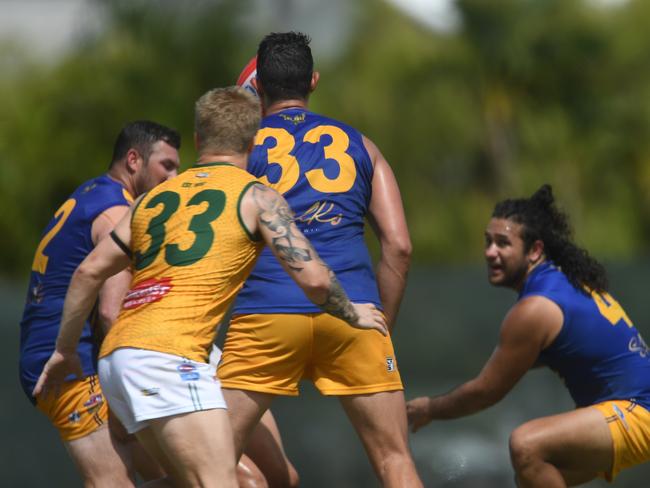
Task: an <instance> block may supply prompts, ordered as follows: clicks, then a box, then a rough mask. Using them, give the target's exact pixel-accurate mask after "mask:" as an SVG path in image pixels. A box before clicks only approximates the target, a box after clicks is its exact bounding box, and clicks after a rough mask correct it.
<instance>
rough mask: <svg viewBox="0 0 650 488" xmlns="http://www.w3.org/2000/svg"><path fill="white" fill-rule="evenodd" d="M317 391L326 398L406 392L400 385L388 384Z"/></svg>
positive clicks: (400, 383) (319, 389)
mask: <svg viewBox="0 0 650 488" xmlns="http://www.w3.org/2000/svg"><path fill="white" fill-rule="evenodd" d="M316 389H317V390H318V391H320V392H321V394H322V395H325V396H348V395H366V394H368V393H383V392H387V391H404V385H403V384H402V382H401V381H400V382H399V383H386V384H383V385H372V386H363V387H356V386H355V387H351V388H322V389H321V388H318V386H316Z"/></svg>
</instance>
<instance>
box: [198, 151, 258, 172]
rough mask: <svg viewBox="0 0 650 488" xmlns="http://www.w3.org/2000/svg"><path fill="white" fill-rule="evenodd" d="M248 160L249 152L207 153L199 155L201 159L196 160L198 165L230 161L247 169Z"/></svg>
mask: <svg viewBox="0 0 650 488" xmlns="http://www.w3.org/2000/svg"><path fill="white" fill-rule="evenodd" d="M247 161H248V155H247V154H214V153H205V154H200V155H199V159H198V160H197V161H196V165H197V166H200V165H202V164H209V163H230V164H232V165H233V166H237V167H238V168H241V169H246V163H247Z"/></svg>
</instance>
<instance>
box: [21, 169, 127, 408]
mask: <svg viewBox="0 0 650 488" xmlns="http://www.w3.org/2000/svg"><path fill="white" fill-rule="evenodd" d="M132 201H133V199H132V198H131V196H130V195H129V193H128V192H127V191H126V189H125V188H124V187H123V186H122V185H121V184H120V183H118V182H116V181H115V180H113V179H111V178H110V177H108V176H107V175H103V176H100V177H98V178H94V179H92V180H90V181H87V182H86V183H84V184H83V185H81V186H80V187H79V188H77V189H76V190H75V191H74V193H72V195H70V197H69V198H68V200H66V201H65V203H63V205H61V207H59V209H58V210H57V211H56V213H55V214H54V217H53V218H52V220H50V222H49V223H48V224H47V226H46V227H45V230H44V231H43V235H42V236H41V241H40V243H39V245H38V248H37V249H36V254H35V256H34V261H33V263H32V271H31V274H30V278H29V288H28V291H27V300H26V303H25V309H24V311H23V318H22V320H21V322H20V382H21V385H22V387H23V390H24V391H25V393H26V394H27V396H28V397H29V398H30V400H32V396H31V393H32V390H33V389H34V386H35V385H36V381H37V380H38V377H39V375H40V374H41V372H42V370H43V366H45V363H46V362H47V360H48V359H49V357H50V355H51V354H52V352H54V346H55V342H56V337H57V335H58V333H59V325H60V322H61V314H62V312H63V302H64V300H65V295H66V292H67V290H68V285H69V283H70V279H71V278H72V274H73V273H74V271H75V269H77V266H79V264H80V263H81V261H83V260H84V258H85V257H86V256H87V255H88V254H89V253H90V251H92V249H93V247H94V244H93V241H92V235H91V231H92V224H93V221H94V220H95V218H97V217H98V216H99V215H100V214H101V213H102V212H104V211H105V210H106V209H108V208H110V207H114V206H118V205H125V206H128V205H130V203H131V202H132ZM92 329H93V328H92V326H91V323H90V319H89V320H88V321H87V322H86V324H85V326H84V329H83V332H82V334H81V339H80V341H79V348H78V353H79V357H80V358H81V364H82V367H83V372H84V375H86V376H88V375H91V374H95V363H96V358H97V352H98V351H97V345H96V343H95V342H96V341H95V340H94V338H93V330H92Z"/></svg>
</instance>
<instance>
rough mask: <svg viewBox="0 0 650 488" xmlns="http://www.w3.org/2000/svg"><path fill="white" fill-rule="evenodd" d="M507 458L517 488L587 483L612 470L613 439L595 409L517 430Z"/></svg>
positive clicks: (536, 421) (511, 439) (536, 422)
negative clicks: (510, 462)
mask: <svg viewBox="0 0 650 488" xmlns="http://www.w3.org/2000/svg"><path fill="white" fill-rule="evenodd" d="M510 458H511V460H512V466H513V467H514V469H515V475H516V480H517V485H518V486H519V487H520V488H538V487H539V488H542V487H543V488H564V487H566V486H574V485H576V484H581V483H586V482H587V481H589V480H591V479H593V478H595V477H596V475H597V474H598V473H599V472H603V471H608V470H610V469H611V467H612V462H613V448H612V436H611V434H610V432H609V428H608V427H607V422H606V421H605V419H604V417H603V415H602V414H601V413H600V412H599V411H598V410H596V409H595V408H580V409H578V410H574V411H572V412H567V413H563V414H560V415H553V416H551V417H543V418H540V419H535V420H532V421H530V422H527V423H525V424H523V425H522V426H520V427H517V429H515V431H514V432H513V433H512V435H511V437H510Z"/></svg>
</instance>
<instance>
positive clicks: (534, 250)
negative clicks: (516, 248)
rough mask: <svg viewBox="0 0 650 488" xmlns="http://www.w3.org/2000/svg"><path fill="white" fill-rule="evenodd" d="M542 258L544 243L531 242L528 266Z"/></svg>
mask: <svg viewBox="0 0 650 488" xmlns="http://www.w3.org/2000/svg"><path fill="white" fill-rule="evenodd" d="M543 258H544V241H541V240H539V239H538V240H536V241H535V242H533V245H532V246H530V251H528V261H530V264H537V263H538V262H539V261H540V260H541V259H543Z"/></svg>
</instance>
